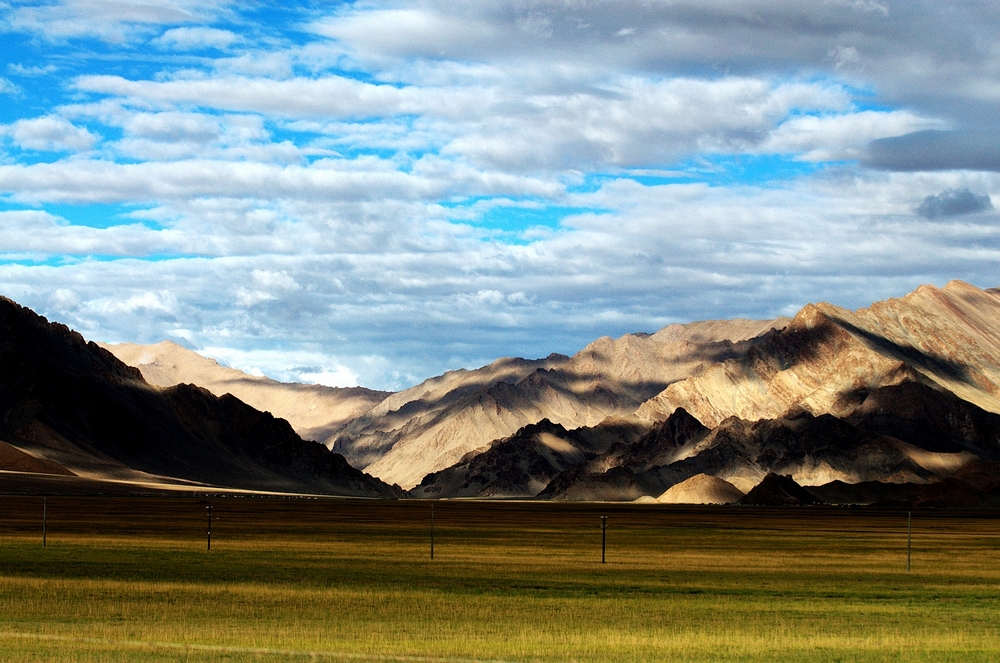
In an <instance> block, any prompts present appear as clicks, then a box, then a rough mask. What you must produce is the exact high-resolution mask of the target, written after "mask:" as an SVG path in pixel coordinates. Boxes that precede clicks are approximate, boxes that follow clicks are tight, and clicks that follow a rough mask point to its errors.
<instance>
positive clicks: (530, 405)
mask: <svg viewBox="0 0 1000 663" xmlns="http://www.w3.org/2000/svg"><path fill="white" fill-rule="evenodd" d="M787 323H788V320H787V319H784V318H781V319H777V320H724V321H709V322H698V323H694V324H689V325H670V326H668V327H665V328H664V329H661V330H660V331H658V332H656V333H655V334H630V335H627V336H623V337H621V338H619V339H611V338H607V337H605V338H600V339H598V340H596V341H594V342H593V343H591V344H590V345H588V346H587V347H586V348H584V349H583V350H581V351H580V352H578V353H577V354H576V355H574V356H573V357H566V356H563V355H551V356H549V357H547V358H545V359H539V360H534V361H530V360H524V359H499V360H497V361H495V362H493V363H492V364H490V365H488V366H485V367H483V368H480V369H477V370H473V371H464V370H463V371H452V372H449V373H445V374H444V375H442V376H440V377H437V378H433V379H431V380H427V381H426V382H423V383H421V384H419V385H417V386H415V387H412V388H410V389H407V390H405V391H402V392H399V393H396V394H393V395H391V396H389V397H388V398H386V399H385V400H384V401H383V402H382V403H380V404H379V405H377V406H376V407H374V408H372V409H371V410H370V411H368V412H367V413H365V414H364V415H362V416H361V417H359V418H358V419H356V420H354V421H352V422H350V423H349V424H347V426H345V427H344V429H343V430H342V431H340V432H338V433H337V434H336V436H335V437H334V438H333V439H332V440H330V441H329V444H330V446H331V448H332V449H333V450H335V451H338V452H340V453H343V454H344V456H345V457H346V458H347V459H348V460H349V461H351V462H352V463H354V464H355V465H356V466H358V467H362V468H364V470H365V471H366V472H369V473H371V474H372V475H373V476H377V477H380V478H382V479H383V480H384V481H387V482H389V483H399V484H400V485H401V486H403V487H404V488H410V487H413V486H415V485H417V484H419V483H420V481H421V480H422V479H423V477H424V476H426V475H427V474H429V473H432V472H437V471H439V470H442V469H444V468H447V467H449V466H451V465H453V464H455V463H457V462H459V461H460V460H461V459H462V458H463V457H464V456H465V455H466V454H468V453H469V452H472V451H476V450H485V449H486V448H487V447H488V445H489V444H490V442H492V441H493V440H497V439H500V438H504V437H507V436H510V435H512V434H513V433H515V432H516V431H517V430H518V429H520V428H522V427H523V426H526V425H529V424H534V423H536V422H539V421H541V420H542V419H548V420H549V421H550V422H552V423H556V424H559V425H561V426H564V427H566V428H579V427H582V426H596V425H597V424H599V423H600V422H601V421H603V420H604V419H606V418H608V417H629V416H632V415H633V414H634V412H635V410H636V408H638V407H639V406H640V405H641V404H642V403H644V402H645V401H647V400H648V399H650V398H651V397H653V396H655V395H656V394H658V393H660V392H662V391H663V389H664V388H665V387H667V386H668V385H669V384H671V383H673V382H676V381H678V380H683V379H685V378H687V377H689V376H690V375H692V374H694V373H697V372H698V371H700V370H702V369H703V368H705V367H707V366H710V365H713V364H715V363H717V362H720V361H724V360H725V359H728V358H734V357H740V356H742V355H743V354H745V353H746V352H747V350H748V349H749V348H750V347H753V346H754V345H755V344H757V343H759V342H760V338H761V336H762V335H765V334H767V333H768V332H769V331H770V330H772V329H775V328H777V329H780V328H782V327H784V326H785V325H786V324H787Z"/></svg>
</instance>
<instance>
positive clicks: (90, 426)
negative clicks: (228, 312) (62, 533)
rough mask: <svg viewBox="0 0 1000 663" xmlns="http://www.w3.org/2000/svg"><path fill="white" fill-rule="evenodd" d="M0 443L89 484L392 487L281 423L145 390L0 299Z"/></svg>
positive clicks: (332, 489) (187, 391)
mask: <svg viewBox="0 0 1000 663" xmlns="http://www.w3.org/2000/svg"><path fill="white" fill-rule="evenodd" d="M0 440H2V441H3V442H5V443H6V444H7V445H9V446H10V447H13V448H14V449H16V450H18V451H20V452H22V453H23V454H26V455H28V456H31V457H33V458H35V459H38V461H39V462H40V463H43V464H44V463H51V464H54V465H52V466H50V469H48V470H46V469H44V468H42V467H38V468H36V469H35V470H31V471H39V470H40V471H45V472H51V471H52V470H54V469H55V466H58V467H60V468H63V469H64V470H67V471H70V472H72V473H74V474H77V475H78V476H81V477H86V478H93V479H117V480H131V481H154V482H162V481H173V482H175V483H177V482H179V483H184V482H188V483H203V484H211V485H214V486H226V487H235V488H247V489H259V490H277V491H294V492H320V493H330V494H342V495H365V496H385V497H389V496H396V495H399V494H400V491H399V490H398V489H393V488H392V487H390V486H388V485H386V484H384V483H382V482H381V481H378V480H376V479H373V478H372V477H370V476H367V475H365V474H363V473H362V472H360V471H358V470H356V469H354V468H352V467H350V466H349V465H348V464H347V462H346V461H345V460H344V459H343V458H342V457H340V456H338V455H336V454H332V453H330V452H329V451H328V450H327V449H326V448H325V447H323V446H322V445H320V444H318V443H315V442H306V441H303V440H302V439H300V438H299V437H298V436H297V435H296V434H295V432H294V431H293V430H292V429H291V426H289V425H288V422H286V421H284V420H282V419H275V418H274V417H273V416H271V415H270V414H268V413H264V412H259V411H257V410H254V409H253V408H251V407H250V406H249V405H246V404H245V403H243V402H242V401H240V400H239V399H237V398H235V397H233V396H224V397H222V398H218V397H216V396H214V395H212V394H211V393H210V392H208V391H207V390H205V389H202V388H200V387H195V386H193V385H178V386H175V387H170V388H167V389H160V388H157V387H153V386H151V385H149V384H148V383H146V382H145V381H144V380H143V379H142V376H141V374H140V373H139V371H138V370H137V369H135V368H132V367H129V366H126V365H125V364H124V363H122V362H121V361H119V360H118V359H116V358H115V357H114V356H113V355H112V354H111V353H110V352H108V351H106V350H104V349H102V348H100V347H98V346H97V345H96V344H94V343H88V342H87V341H85V340H84V338H83V337H82V336H80V334H78V333H76V332H74V331H71V330H70V329H69V328H67V327H65V326H64V325H60V324H50V323H49V322H48V321H47V320H45V318H42V317H40V316H38V315H36V314H35V313H33V312H32V311H30V310H28V309H26V308H23V307H21V306H18V305H17V304H15V303H14V302H11V301H10V300H8V299H4V298H0ZM5 455H7V456H10V455H11V454H10V453H8V454H5ZM14 460H17V461H18V462H23V461H24V460H25V459H23V458H19V459H18V458H15V459H14Z"/></svg>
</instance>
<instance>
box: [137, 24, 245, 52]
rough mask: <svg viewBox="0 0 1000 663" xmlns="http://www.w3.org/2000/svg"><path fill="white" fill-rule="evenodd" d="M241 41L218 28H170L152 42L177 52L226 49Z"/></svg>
mask: <svg viewBox="0 0 1000 663" xmlns="http://www.w3.org/2000/svg"><path fill="white" fill-rule="evenodd" d="M240 41H242V39H241V38H240V37H239V35H237V34H235V33H233V32H230V31H229V30H219V29H218V28H204V27H197V28H172V29H170V30H167V31H166V32H164V33H163V34H162V35H160V36H159V37H157V38H156V39H154V40H153V41H152V43H153V44H155V45H157V46H161V47H164V48H173V49H176V50H178V51H193V50H199V49H204V48H218V49H227V48H229V47H230V46H232V45H233V44H235V43H238V42H240Z"/></svg>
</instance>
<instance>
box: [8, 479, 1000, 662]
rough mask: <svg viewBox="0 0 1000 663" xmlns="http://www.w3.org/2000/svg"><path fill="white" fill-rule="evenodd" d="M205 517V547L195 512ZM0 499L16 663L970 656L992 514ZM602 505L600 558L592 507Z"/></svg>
mask: <svg viewBox="0 0 1000 663" xmlns="http://www.w3.org/2000/svg"><path fill="white" fill-rule="evenodd" d="M208 503H211V504H212V506H213V513H214V517H215V518H214V522H213V532H212V550H211V551H210V552H209V551H207V550H206V547H207V546H206V524H207V523H206V513H205V511H206V509H205V507H206V505H207V504H208ZM431 508H432V506H431V503H429V502H426V501H421V502H417V501H405V500H403V501H381V500H346V499H297V498H286V499H282V498H249V497H232V496H230V497H219V496H214V497H208V498H205V497H201V498H194V497H150V498H119V497H70V496H50V497H48V498H47V500H46V505H45V509H46V544H47V545H46V546H45V547H44V548H43V547H42V511H43V500H42V498H41V497H33V496H6V497H3V498H2V499H0V651H3V652H4V658H5V659H6V660H19V661H53V660H55V661H244V660H252V661H292V660H318V661H325V660H331V661H335V660H355V661H497V660H502V661H751V660H754V661H756V660H782V661H786V660H789V661H835V660H843V661H881V660H894V661H899V660H902V661H930V660H934V661H938V660H951V661H988V660H997V659H998V658H1000V638H998V637H997V633H998V632H1000V513H997V512H992V511H959V510H944V509H941V510H932V509H927V510H914V511H913V529H912V541H913V543H912V570H911V572H909V573H907V571H906V562H907V559H906V558H907V512H906V511H900V510H892V509H885V510H878V509H855V508H812V507H808V508H805V507H800V508H787V509H778V508H770V509H769V508H750V507H697V508H696V507H678V506H670V505H623V504H595V503H589V504H580V503H551V502H550V503H540V502H534V503H531V502H481V501H449V502H436V503H434V506H433V508H434V544H435V551H434V552H435V556H434V559H433V560H431V559H430V540H431V538H430V537H431ZM601 515H607V516H608V529H607V553H606V558H607V563H605V564H602V563H601V528H600V522H601V521H600V516H601Z"/></svg>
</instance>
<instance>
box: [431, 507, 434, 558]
mask: <svg viewBox="0 0 1000 663" xmlns="http://www.w3.org/2000/svg"><path fill="white" fill-rule="evenodd" d="M431 559H434V502H431Z"/></svg>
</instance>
